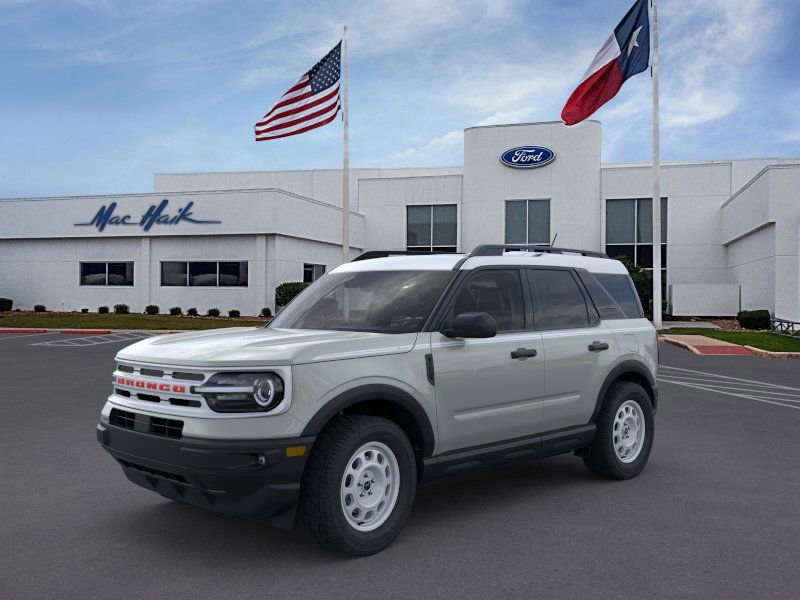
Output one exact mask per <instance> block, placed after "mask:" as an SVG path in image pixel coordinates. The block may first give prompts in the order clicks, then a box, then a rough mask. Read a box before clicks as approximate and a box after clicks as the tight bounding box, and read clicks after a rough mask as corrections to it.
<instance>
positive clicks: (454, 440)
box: [431, 268, 545, 452]
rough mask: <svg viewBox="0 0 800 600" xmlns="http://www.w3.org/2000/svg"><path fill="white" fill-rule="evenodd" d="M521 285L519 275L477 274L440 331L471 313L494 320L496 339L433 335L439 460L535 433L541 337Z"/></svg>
mask: <svg viewBox="0 0 800 600" xmlns="http://www.w3.org/2000/svg"><path fill="white" fill-rule="evenodd" d="M524 285H527V284H526V283H525V280H524V278H523V273H522V271H521V270H520V269H518V268H491V269H476V270H475V271H473V272H471V273H470V274H469V275H468V276H467V277H466V279H465V280H464V281H463V282H462V283H461V285H460V286H459V287H458V289H457V290H456V292H455V294H454V296H453V298H452V299H451V301H450V302H449V305H448V307H447V309H446V313H445V318H444V324H443V326H442V327H440V328H439V329H444V328H446V327H447V326H449V325H448V324H449V323H451V322H452V320H453V319H454V318H455V316H457V315H458V314H460V313H464V312H476V311H477V312H486V313H488V314H490V315H491V316H492V317H493V318H494V319H495V321H496V322H497V335H496V336H495V337H492V338H485V339H461V338H448V337H446V336H444V335H442V334H441V333H439V332H438V331H434V332H432V333H431V353H432V354H433V364H434V371H435V386H434V389H435V391H436V410H437V415H438V427H439V446H438V450H439V452H448V451H451V450H456V449H460V448H467V447H470V446H478V445H481V444H488V443H492V442H497V441H501V440H509V439H513V438H518V437H524V436H528V435H532V434H535V433H538V432H539V431H541V427H542V400H543V397H544V391H545V388H544V361H543V360H542V350H543V348H542V336H541V335H540V334H539V333H538V332H537V331H534V330H533V329H532V325H533V322H532V316H531V312H530V300H529V298H528V296H527V294H526V293H525V288H524ZM512 353H513V354H514V356H512Z"/></svg>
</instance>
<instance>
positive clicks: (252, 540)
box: [97, 457, 606, 568]
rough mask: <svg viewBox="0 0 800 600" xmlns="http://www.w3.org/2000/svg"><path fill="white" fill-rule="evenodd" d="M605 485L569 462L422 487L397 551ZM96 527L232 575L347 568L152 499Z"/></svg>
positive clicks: (255, 524) (262, 533) (270, 535)
mask: <svg viewBox="0 0 800 600" xmlns="http://www.w3.org/2000/svg"><path fill="white" fill-rule="evenodd" d="M604 483H606V482H604V481H603V480H600V479H598V478H597V477H595V476H593V475H592V474H590V473H589V472H588V471H586V470H585V468H584V467H583V464H582V463H581V461H580V460H579V459H576V458H573V457H558V458H553V459H546V460H542V461H536V462H529V463H518V464H514V465H506V466H503V467H499V468H495V469H487V470H480V471H475V472H472V473H466V474H460V475H454V476H450V477H446V478H443V479H439V480H436V481H432V482H426V483H422V484H420V485H419V486H418V488H417V497H416V500H415V503H414V508H413V510H412V513H411V516H410V518H409V521H408V524H407V526H406V529H405V531H404V532H403V533H402V534H401V536H400V538H399V539H398V541H397V543H398V544H400V543H402V544H403V545H406V544H409V543H411V544H413V543H416V542H417V541H419V540H420V539H427V540H428V542H430V540H431V539H436V536H437V535H438V534H440V533H442V532H445V531H447V530H448V529H451V528H452V526H458V525H461V524H464V523H479V522H483V523H484V526H485V523H486V522H487V519H486V517H487V515H490V516H491V517H492V518H491V519H490V520H489V521H490V522H494V521H496V525H493V526H499V527H508V528H509V530H511V529H513V528H514V524H513V523H512V522H509V521H508V520H507V515H508V514H509V512H512V511H514V510H517V511H519V510H525V511H527V510H531V509H534V508H535V507H536V504H537V501H539V500H541V499H542V498H545V497H548V496H552V495H553V494H555V493H557V494H563V493H564V492H565V489H568V488H572V487H574V486H587V485H589V486H594V485H598V484H599V485H602V484H604ZM97 525H98V527H100V528H102V529H103V530H108V529H111V530H112V531H113V535H114V537H115V538H117V539H119V540H126V541H127V542H130V543H131V544H132V545H134V544H135V545H136V546H140V547H145V548H148V551H149V552H154V553H155V554H162V553H166V554H168V555H174V553H179V554H180V556H181V557H182V559H183V560H193V559H197V560H208V559H210V558H211V557H212V556H213V560H214V561H215V563H217V564H218V566H220V567H223V566H225V564H226V563H229V564H230V565H235V566H236V568H247V567H248V565H250V566H252V567H253V568H261V567H262V566H263V561H264V560H265V559H266V558H269V559H270V560H278V561H279V562H282V561H287V560H290V561H291V560H297V559H298V558H301V557H302V562H303V563H305V564H312V563H330V562H331V561H337V560H350V559H347V558H346V557H342V556H338V555H336V554H333V553H332V552H329V551H327V550H325V549H324V548H322V547H320V546H318V545H317V544H315V543H314V542H313V541H312V540H311V538H310V537H309V536H308V535H307V534H306V533H305V532H304V531H303V529H302V527H301V526H300V525H299V524H298V523H297V522H295V525H294V527H293V528H292V529H291V530H289V531H287V530H283V529H278V528H275V527H272V526H270V525H269V524H268V523H264V522H259V521H252V520H248V519H242V518H237V517H231V516H227V515H222V514H218V513H214V512H210V511H208V510H205V509H202V508H197V507H194V506H190V505H187V504H182V503H180V502H174V501H170V500H164V499H161V498H158V497H157V496H152V502H151V503H144V504H142V503H141V502H137V506H136V507H131V506H127V507H122V506H120V507H117V508H116V509H115V510H113V511H112V512H110V513H108V514H107V515H106V516H105V518H104V519H102V522H101V523H98V524H97ZM103 535H107V531H106V532H105V533H103ZM432 536H433V538H432ZM132 540H133V541H132ZM390 550H391V547H390V549H389V550H387V551H385V552H389V551H390Z"/></svg>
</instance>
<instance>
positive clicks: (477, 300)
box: [97, 246, 658, 555]
mask: <svg viewBox="0 0 800 600" xmlns="http://www.w3.org/2000/svg"><path fill="white" fill-rule="evenodd" d="M389 254H392V253H368V254H366V255H362V256H361V257H359V259H356V260H354V261H353V262H350V263H347V264H344V265H341V266H339V267H337V268H336V269H334V270H333V271H331V272H330V273H329V274H327V275H325V276H324V277H322V278H321V279H319V280H318V281H317V282H315V283H314V284H313V285H311V286H310V287H309V288H308V289H307V290H305V291H304V292H303V293H302V294H300V295H299V296H298V297H297V298H296V299H295V300H294V301H293V302H291V303H290V304H289V306H287V307H286V308H285V309H284V310H283V311H282V312H281V313H280V314H279V315H278V316H277V317H275V319H273V321H272V322H271V323H270V324H269V325H268V326H267V327H266V328H256V327H253V328H232V329H222V330H213V331H203V332H194V333H185V334H179V335H170V336H160V337H155V338H150V339H147V340H143V341H140V342H137V343H136V344H134V345H132V346H129V347H127V348H125V349H124V350H122V351H121V352H120V353H119V354H118V356H117V363H118V365H117V369H116V371H115V372H114V374H113V393H112V395H111V396H110V397H109V399H108V402H107V403H106V405H105V407H104V408H103V411H102V415H101V419H100V424H99V425H98V427H97V435H98V440H99V441H100V443H101V444H102V445H103V447H104V448H105V449H106V450H107V451H108V452H109V453H110V454H111V455H112V456H113V457H114V458H115V459H116V460H117V461H118V462H119V464H120V465H121V466H122V468H123V471H124V472H125V474H126V476H127V477H128V479H130V480H131V481H133V482H134V483H136V484H139V485H141V486H144V487H146V488H148V489H151V490H153V491H156V492H158V493H159V494H161V495H163V496H166V497H168V498H171V499H174V500H180V501H183V502H188V503H191V504H195V505H198V506H204V507H207V508H210V509H214V510H219V511H222V512H226V513H230V514H237V515H243V516H248V517H254V518H269V519H271V520H272V522H273V523H274V524H276V525H280V526H290V525H291V523H292V522H293V520H294V516H295V512H296V509H297V508H298V507H299V509H300V510H299V512H300V516H301V518H302V521H303V522H304V524H305V525H306V527H307V529H308V530H309V531H310V532H311V534H312V535H313V536H314V537H315V538H316V539H317V540H318V541H320V542H322V543H323V544H325V545H327V546H329V547H331V548H334V549H336V550H338V551H340V552H344V553H347V554H351V555H366V554H372V553H374V552H378V551H379V550H381V549H383V548H385V547H386V546H387V545H388V544H389V543H391V541H392V540H393V539H394V538H395V537H396V536H397V535H398V534H399V532H400V530H401V529H402V527H403V525H404V523H405V521H406V518H407V517H408V515H409V513H410V511H411V506H412V503H413V499H414V493H415V490H416V485H417V481H418V480H422V479H430V478H433V477H438V476H442V475H447V474H451V473H461V472H463V471H466V470H469V469H473V468H476V467H483V466H490V465H494V464H501V463H507V462H510V461H515V460H526V459H533V458H539V457H543V456H550V455H554V454H560V453H565V452H573V453H574V454H575V455H577V456H580V457H582V458H583V460H584V462H585V463H586V465H587V466H588V467H589V468H590V469H591V470H592V471H594V472H595V473H598V474H600V475H602V476H605V477H610V478H613V479H627V478H630V477H634V476H635V475H637V474H638V473H639V472H640V471H641V470H642V469H643V468H644V466H645V463H646V462H647V459H648V456H649V454H650V449H651V446H652V443H653V433H654V426H653V415H654V414H655V411H656V406H657V399H658V393H657V387H656V367H657V351H658V349H657V341H656V332H655V330H654V329H653V326H652V325H651V324H650V323H649V322H648V321H647V320H646V319H645V318H644V315H643V313H642V307H641V305H640V303H639V300H638V296H637V295H636V291H635V289H634V287H633V284H632V282H631V280H630V277H629V276H628V273H627V271H626V270H625V267H624V266H623V265H622V264H621V263H620V262H618V261H616V260H610V259H609V258H608V257H606V256H605V255H603V254H599V253H594V252H586V251H580V250H566V249H557V248H546V247H544V248H543V247H511V246H480V247H478V248H477V249H475V250H474V251H473V252H472V253H470V254H468V255H455V254H441V255H414V256H402V255H398V256H394V255H391V256H390V255H389ZM399 254H403V253H399Z"/></svg>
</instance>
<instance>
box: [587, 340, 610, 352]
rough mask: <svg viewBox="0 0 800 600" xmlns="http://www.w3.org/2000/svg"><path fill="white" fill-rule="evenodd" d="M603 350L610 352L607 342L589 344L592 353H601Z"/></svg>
mask: <svg viewBox="0 0 800 600" xmlns="http://www.w3.org/2000/svg"><path fill="white" fill-rule="evenodd" d="M601 350H608V344H606V343H605V342H592V343H591V344H589V351H590V352H600V351H601Z"/></svg>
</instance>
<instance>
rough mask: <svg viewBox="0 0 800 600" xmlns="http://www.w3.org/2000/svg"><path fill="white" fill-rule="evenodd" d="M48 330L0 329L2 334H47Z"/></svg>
mask: <svg viewBox="0 0 800 600" xmlns="http://www.w3.org/2000/svg"><path fill="white" fill-rule="evenodd" d="M47 332H48V330H47V329H0V333H47Z"/></svg>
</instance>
